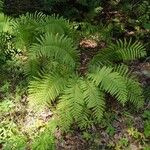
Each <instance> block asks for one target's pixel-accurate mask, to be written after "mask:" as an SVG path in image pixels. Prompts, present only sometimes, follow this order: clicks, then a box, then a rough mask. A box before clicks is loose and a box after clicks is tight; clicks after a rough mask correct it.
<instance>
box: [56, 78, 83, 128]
mask: <svg viewBox="0 0 150 150" xmlns="http://www.w3.org/2000/svg"><path fill="white" fill-rule="evenodd" d="M83 105H84V97H83V92H82V90H81V86H80V79H79V78H77V77H75V78H74V79H71V80H70V82H69V83H68V84H67V88H66V89H65V90H64V92H63V95H62V96H61V97H60V103H59V104H58V109H57V110H58V111H57V113H58V114H59V115H60V118H61V119H60V126H61V127H62V129H63V130H64V131H66V130H68V129H69V127H70V126H71V124H72V123H73V120H74V119H75V121H78V118H81V116H82V111H83ZM79 123H80V122H79Z"/></svg>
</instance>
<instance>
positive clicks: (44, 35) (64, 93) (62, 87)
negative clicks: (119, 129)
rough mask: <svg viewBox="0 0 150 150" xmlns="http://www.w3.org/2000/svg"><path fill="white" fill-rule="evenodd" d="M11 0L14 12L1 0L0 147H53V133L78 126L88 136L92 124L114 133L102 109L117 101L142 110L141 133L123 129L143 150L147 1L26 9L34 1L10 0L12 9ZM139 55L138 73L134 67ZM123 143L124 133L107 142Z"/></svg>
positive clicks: (87, 0)
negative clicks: (15, 8) (140, 143)
mask: <svg viewBox="0 0 150 150" xmlns="http://www.w3.org/2000/svg"><path fill="white" fill-rule="evenodd" d="M16 3H17V4H19V6H20V5H21V7H20V9H18V10H17V11H16V12H15V11H13V9H10V11H8V8H9V7H10V6H11V5H10V4H9V1H5V2H3V1H0V7H1V13H0V44H1V45H0V67H1V74H0V80H1V83H0V97H1V102H0V113H1V114H0V119H1V120H2V121H1V124H0V147H1V148H2V149H4V150H9V149H12V150H13V149H14V150H21V149H22V150H25V149H33V150H38V149H39V150H49V149H50V150H53V149H58V148H57V146H56V141H57V140H59V138H60V137H58V135H59V136H62V137H63V135H65V134H68V133H71V132H73V131H78V132H81V133H83V137H84V138H85V139H86V140H89V141H90V140H91V136H90V135H89V133H88V132H89V131H90V130H92V129H93V127H95V128H99V127H102V128H103V127H104V128H106V132H107V133H108V134H110V136H112V135H113V134H114V132H115V131H114V128H113V127H112V125H111V123H110V122H111V121H112V118H111V115H112V116H113V115H114V114H113V112H112V114H109V113H107V111H108V110H110V111H111V109H112V108H111V107H113V109H116V107H117V106H119V107H121V109H129V110H130V111H133V110H134V113H135V112H139V113H141V112H140V111H142V113H143V112H144V113H143V114H142V119H143V120H144V121H143V133H141V132H139V131H137V129H134V128H133V127H132V125H131V127H129V129H128V130H127V133H128V135H129V136H131V137H132V138H135V139H138V138H139V139H140V140H141V141H142V142H143V143H144V144H142V146H143V145H144V146H143V147H144V150H146V149H147V147H148V146H147V139H148V138H149V137H150V133H149V130H150V125H149V122H150V118H149V117H150V116H149V110H147V109H148V108H149V95H148V94H149V77H150V71H149V69H150V68H149V66H150V65H147V64H149V62H148V60H149V57H148V56H149V51H148V48H149V46H150V43H149V41H148V40H149V38H150V18H149V16H150V3H149V1H140V0H139V1H138V2H135V1H134V0H133V1H132V3H131V2H130V1H125V0H120V1H118V0H117V1H116V0H109V1H108V2H105V1H103V0H102V1H96V0H79V1H70V0H58V1H57V0H46V1H44V2H42V1H39V3H38V1H37V2H34V3H35V5H36V7H35V5H33V6H32V8H29V9H28V8H26V9H24V4H25V3H26V4H28V5H27V6H30V7H31V4H30V3H31V1H22V2H20V1H14V2H13V1H11V4H13V6H11V7H14V6H18V5H16ZM106 6H109V7H106ZM7 7H8V8H7ZM27 11H29V12H27ZM4 13H6V14H7V15H6V14H4ZM10 15H12V16H10ZM14 16H15V17H14ZM146 57H147V58H146ZM144 60H145V61H144ZM143 61H144V62H145V63H144V66H142V67H143V68H140V69H141V72H140V73H139V72H138V71H135V70H134V68H133V69H132V64H134V63H136V62H140V63H141V62H143ZM142 65H143V64H142ZM147 68H148V69H147ZM141 76H142V77H143V76H144V79H145V78H146V81H145V82H144V81H143V80H140V78H141ZM114 104H115V105H117V106H116V107H115V106H113V105H114ZM130 107H132V108H130ZM119 111H120V112H119V113H121V114H122V113H124V111H123V110H119ZM125 111H126V110H125ZM41 112H42V114H41ZM31 115H33V118H34V119H33V118H30V117H31ZM41 116H42V117H41ZM43 116H44V117H43ZM124 116H127V114H125V115H124ZM39 118H42V119H39ZM47 118H48V119H47ZM128 119H129V118H128ZM41 120H42V121H41ZM43 120H44V121H43ZM128 121H129V120H128ZM129 122H130V121H129ZM129 122H128V123H129ZM128 146H129V141H128V139H126V137H125V138H122V139H120V141H119V142H118V143H117V144H116V145H115V146H114V145H110V146H109V148H110V149H111V148H115V149H117V150H118V149H126V148H127V147H128ZM95 149H96V148H95ZM106 149H108V148H106Z"/></svg>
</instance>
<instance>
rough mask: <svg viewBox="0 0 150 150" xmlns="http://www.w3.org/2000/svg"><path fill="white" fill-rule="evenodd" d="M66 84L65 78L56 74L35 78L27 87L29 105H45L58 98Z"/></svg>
mask: <svg viewBox="0 0 150 150" xmlns="http://www.w3.org/2000/svg"><path fill="white" fill-rule="evenodd" d="M66 82H67V78H64V76H61V75H60V74H56V73H55V74H51V75H45V76H43V77H42V78H35V80H34V81H31V82H30V85H29V103H30V104H31V105H34V106H37V107H38V106H40V107H42V106H45V105H47V103H50V102H52V101H54V100H55V98H56V97H57V96H59V94H60V93H61V92H62V91H63V89H64V87H65V85H66Z"/></svg>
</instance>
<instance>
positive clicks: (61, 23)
mask: <svg viewBox="0 0 150 150" xmlns="http://www.w3.org/2000/svg"><path fill="white" fill-rule="evenodd" d="M37 31H42V32H43V33H52V34H57V33H58V34H60V35H62V34H64V35H69V34H71V32H73V30H72V31H71V25H70V23H69V21H68V20H66V19H64V18H63V17H60V16H59V15H52V16H46V17H45V18H44V19H43V20H42V22H41V24H40V26H39V27H38V28H37Z"/></svg>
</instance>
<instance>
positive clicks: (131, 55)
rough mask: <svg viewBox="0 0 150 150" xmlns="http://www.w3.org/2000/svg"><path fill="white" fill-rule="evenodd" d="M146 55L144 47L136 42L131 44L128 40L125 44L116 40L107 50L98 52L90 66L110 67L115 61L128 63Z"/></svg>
mask: <svg viewBox="0 0 150 150" xmlns="http://www.w3.org/2000/svg"><path fill="white" fill-rule="evenodd" d="M145 55H146V50H145V48H144V46H143V45H142V44H141V43H140V42H138V41H136V42H134V43H132V40H131V39H130V41H129V42H127V40H126V39H124V41H122V40H118V41H116V43H115V44H114V43H111V44H110V45H109V46H108V47H107V48H105V49H104V50H102V51H100V52H99V53H98V54H97V55H96V56H95V57H94V58H93V60H92V61H91V62H90V64H91V66H93V65H95V66H99V65H100V66H102V65H107V64H108V65H111V63H114V62H117V61H130V60H135V59H137V58H141V57H144V56H145Z"/></svg>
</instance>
